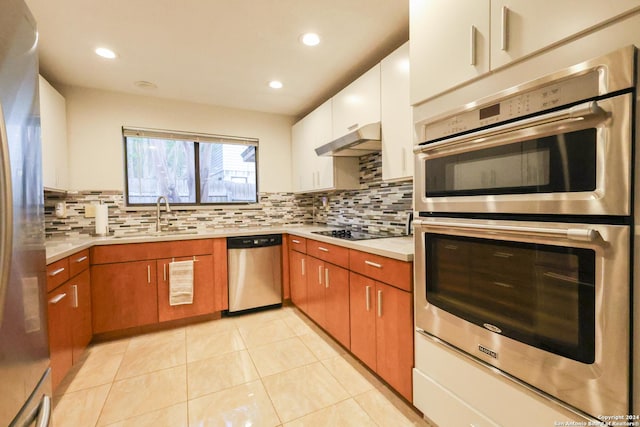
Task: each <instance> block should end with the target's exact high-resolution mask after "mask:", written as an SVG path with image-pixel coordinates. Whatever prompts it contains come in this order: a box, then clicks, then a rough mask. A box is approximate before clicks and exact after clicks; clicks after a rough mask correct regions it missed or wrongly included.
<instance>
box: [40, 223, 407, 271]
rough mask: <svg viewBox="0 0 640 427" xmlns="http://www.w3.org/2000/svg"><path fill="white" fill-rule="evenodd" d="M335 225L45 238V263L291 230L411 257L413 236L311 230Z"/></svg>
mask: <svg viewBox="0 0 640 427" xmlns="http://www.w3.org/2000/svg"><path fill="white" fill-rule="evenodd" d="M335 228H336V227H327V226H317V225H283V226H277V227H243V228H221V229H216V230H211V231H209V230H208V231H205V232H195V231H194V232H192V233H190V234H187V233H185V232H184V231H182V232H180V231H179V232H175V233H163V234H161V235H154V234H152V233H149V234H134V235H129V236H108V237H90V236H82V237H67V238H55V239H47V240H46V242H45V246H46V250H47V264H51V263H53V262H56V261H58V260H60V259H62V258H64V257H67V256H69V255H73V254H74V253H76V252H78V251H81V250H83V249H87V248H90V247H92V246H99V245H120V244H129V243H146V242H166V241H175V240H193V239H213V238H221V237H232V236H251V235H257V234H281V233H282V234H294V235H296V236H300V237H305V238H309V239H314V240H318V241H321V242H325V243H331V244H334V245H338V246H343V247H346V248H350V249H357V250H360V251H364V252H369V253H372V254H376V255H380V256H386V257H389V258H393V259H397V260H400V261H413V250H414V246H413V236H405V237H387V238H381V239H371V240H357V241H350V240H343V239H337V238H335V237H328V236H321V235H318V234H313V231H321V230H332V229H335Z"/></svg>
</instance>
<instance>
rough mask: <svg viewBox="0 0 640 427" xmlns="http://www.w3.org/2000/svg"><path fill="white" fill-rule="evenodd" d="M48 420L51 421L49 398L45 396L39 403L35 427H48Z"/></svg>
mask: <svg viewBox="0 0 640 427" xmlns="http://www.w3.org/2000/svg"><path fill="white" fill-rule="evenodd" d="M50 419H51V398H50V397H49V396H47V395H46V394H45V395H44V396H42V400H41V401H40V409H39V410H38V418H37V420H36V427H49V420H50Z"/></svg>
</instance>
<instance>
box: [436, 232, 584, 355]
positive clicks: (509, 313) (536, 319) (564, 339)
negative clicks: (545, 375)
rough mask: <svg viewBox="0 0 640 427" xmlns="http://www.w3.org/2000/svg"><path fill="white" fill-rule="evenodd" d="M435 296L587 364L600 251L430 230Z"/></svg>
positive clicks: (454, 310) (439, 303) (488, 324)
mask: <svg viewBox="0 0 640 427" xmlns="http://www.w3.org/2000/svg"><path fill="white" fill-rule="evenodd" d="M426 239H427V248H428V249H427V255H426V256H427V266H428V267H427V281H426V283H427V284H426V286H427V288H426V293H427V301H428V302H429V303H430V304H433V305H434V306H436V307H438V308H440V309H442V310H445V311H447V312H449V313H451V314H453V315H455V316H457V317H460V318H463V319H465V320H467V321H469V322H472V323H474V324H476V325H478V326H481V327H484V328H487V329H490V330H491V328H492V327H495V328H498V329H499V330H500V332H499V333H501V334H502V335H505V336H508V337H510V338H513V339H516V340H519V341H521V342H524V343H527V344H530V345H533V346H536V347H538V348H541V349H543V350H546V351H549V352H552V353H555V354H560V355H563V356H566V357H569V358H572V359H574V360H578V361H581V362H584V363H592V362H593V358H594V354H595V344H594V343H595V337H594V334H595V320H594V319H595V287H594V281H595V272H594V262H595V253H594V252H593V251H592V250H589V249H576V248H565V247H556V246H546V245H535V244H527V243H515V242H495V241H492V240H485V239H476V238H466V237H452V236H444V235H437V234H427V236H426Z"/></svg>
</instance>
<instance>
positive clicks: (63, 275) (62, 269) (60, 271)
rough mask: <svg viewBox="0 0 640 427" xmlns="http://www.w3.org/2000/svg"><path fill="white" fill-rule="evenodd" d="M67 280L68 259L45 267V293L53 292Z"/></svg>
mask: <svg viewBox="0 0 640 427" xmlns="http://www.w3.org/2000/svg"><path fill="white" fill-rule="evenodd" d="M67 279H69V258H63V259H61V260H60V261H56V262H54V263H53V264H49V265H47V292H48V291H52V290H54V289H55V288H57V287H58V286H60V285H61V284H63V283H64V282H66V281H67Z"/></svg>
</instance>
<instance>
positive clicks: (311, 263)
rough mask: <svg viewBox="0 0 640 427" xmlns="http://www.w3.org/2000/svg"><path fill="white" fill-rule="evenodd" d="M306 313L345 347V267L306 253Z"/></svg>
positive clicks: (346, 278) (346, 283)
mask: <svg viewBox="0 0 640 427" xmlns="http://www.w3.org/2000/svg"><path fill="white" fill-rule="evenodd" d="M306 260H307V264H308V274H307V309H308V310H307V314H308V315H309V317H311V318H312V319H313V320H315V321H316V322H317V323H318V324H319V325H320V326H322V327H323V328H324V329H325V330H326V331H327V332H328V333H330V334H331V335H332V336H333V337H334V338H335V339H336V340H337V341H338V342H340V344H342V345H343V346H345V347H347V348H349V346H350V332H349V329H350V325H349V270H347V269H345V268H342V267H338V266H337V265H333V264H330V263H328V262H324V261H322V260H319V259H317V258H314V257H311V256H307V257H306Z"/></svg>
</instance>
